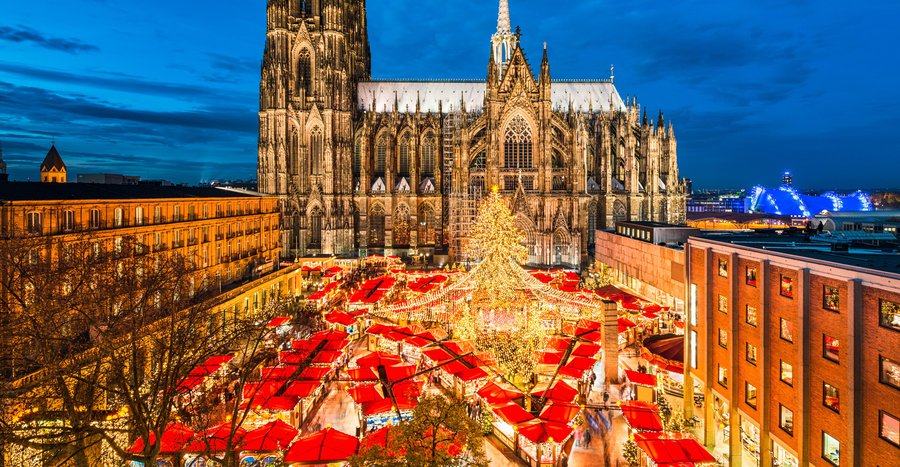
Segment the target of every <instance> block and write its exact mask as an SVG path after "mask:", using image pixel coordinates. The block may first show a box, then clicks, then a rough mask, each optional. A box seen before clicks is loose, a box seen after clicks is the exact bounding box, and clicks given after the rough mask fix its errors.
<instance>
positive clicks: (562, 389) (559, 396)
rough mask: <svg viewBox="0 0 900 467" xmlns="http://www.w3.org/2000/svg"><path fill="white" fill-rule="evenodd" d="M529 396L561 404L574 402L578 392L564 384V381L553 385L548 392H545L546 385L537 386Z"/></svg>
mask: <svg viewBox="0 0 900 467" xmlns="http://www.w3.org/2000/svg"><path fill="white" fill-rule="evenodd" d="M531 395H532V396H535V397H545V396H546V398H547V400H550V401H554V402H562V403H566V404H568V403H570V402H572V401H573V400H575V397H576V396H578V391H577V390H576V389H575V388H573V387H572V386H569V385H568V384H566V382H565V381H562V380H558V381H556V382H555V383H553V386H552V387H551V388H550V390H549V391H548V390H547V385H546V384H545V383H544V384H539V385H538V386H537V387H536V388H535V389H534V390H533V391H531Z"/></svg>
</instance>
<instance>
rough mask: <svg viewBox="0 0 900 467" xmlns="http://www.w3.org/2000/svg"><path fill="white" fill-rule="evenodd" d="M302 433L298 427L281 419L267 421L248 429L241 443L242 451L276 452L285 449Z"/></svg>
mask: <svg viewBox="0 0 900 467" xmlns="http://www.w3.org/2000/svg"><path fill="white" fill-rule="evenodd" d="M298 433H300V432H299V431H298V430H297V429H296V428H294V427H292V426H290V425H288V424H287V423H285V422H283V421H281V420H275V421H274V422H270V423H267V424H265V425H263V426H261V427H259V428H257V429H255V430H252V431H248V432H247V434H245V435H244V441H243V442H242V443H241V450H242V451H251V452H274V451H283V450H285V449H287V447H288V446H290V444H291V441H293V440H294V438H296V437H297V434H298Z"/></svg>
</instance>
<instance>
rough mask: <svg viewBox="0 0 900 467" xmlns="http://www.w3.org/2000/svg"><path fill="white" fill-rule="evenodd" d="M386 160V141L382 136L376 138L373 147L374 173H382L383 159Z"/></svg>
mask: <svg viewBox="0 0 900 467" xmlns="http://www.w3.org/2000/svg"><path fill="white" fill-rule="evenodd" d="M386 160H387V141H386V139H385V137H384V136H382V137H381V138H378V144H377V146H376V149H375V175H384V166H385V161H386Z"/></svg>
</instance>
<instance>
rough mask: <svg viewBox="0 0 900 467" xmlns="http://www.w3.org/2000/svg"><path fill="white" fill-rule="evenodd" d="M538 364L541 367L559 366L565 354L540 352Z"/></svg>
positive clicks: (538, 352) (538, 353)
mask: <svg viewBox="0 0 900 467" xmlns="http://www.w3.org/2000/svg"><path fill="white" fill-rule="evenodd" d="M536 353H537V363H538V364H540V365H559V364H560V363H562V359H563V357H564V356H565V353H564V352H551V351H547V350H538V351H537V352H536Z"/></svg>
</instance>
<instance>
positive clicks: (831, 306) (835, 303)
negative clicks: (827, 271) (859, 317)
mask: <svg viewBox="0 0 900 467" xmlns="http://www.w3.org/2000/svg"><path fill="white" fill-rule="evenodd" d="M840 305H841V292H840V290H838V288H837V287H829V286H827V285H826V286H824V287H823V288H822V308H824V309H826V310H830V311H838V307H840Z"/></svg>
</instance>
